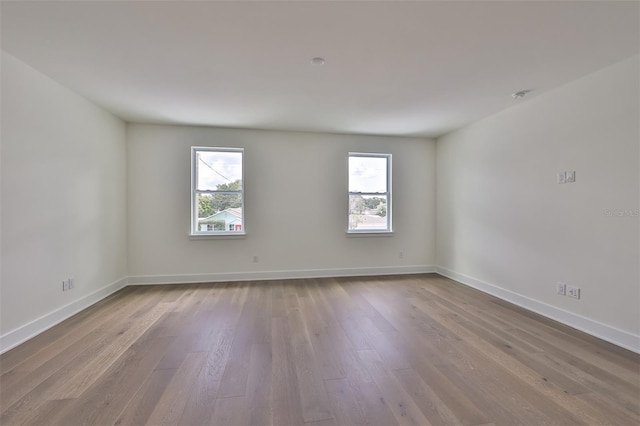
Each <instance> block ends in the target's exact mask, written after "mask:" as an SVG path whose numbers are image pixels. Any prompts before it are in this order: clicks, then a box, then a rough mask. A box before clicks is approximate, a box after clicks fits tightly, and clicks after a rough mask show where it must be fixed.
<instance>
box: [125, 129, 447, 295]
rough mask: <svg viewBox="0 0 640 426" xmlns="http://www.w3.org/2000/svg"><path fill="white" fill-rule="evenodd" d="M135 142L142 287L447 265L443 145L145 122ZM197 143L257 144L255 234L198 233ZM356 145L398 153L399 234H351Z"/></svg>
mask: <svg viewBox="0 0 640 426" xmlns="http://www.w3.org/2000/svg"><path fill="white" fill-rule="evenodd" d="M127 140H128V161H129V163H128V164H129V169H128V175H129V181H128V182H129V183H128V188H129V195H128V206H129V274H130V275H131V276H132V278H131V282H133V283H136V282H138V283H145V282H175V281H182V282H184V281H199V280H209V279H212V280H215V279H242V278H274V277H294V276H322V275H343V274H352V273H391V272H411V271H424V270H427V269H429V268H430V267H431V266H432V265H433V263H434V261H435V142H434V141H433V140H425V139H410V138H394V137H370V136H345V135H330V134H314V133H298V132H275V131H260V130H237V129H214V128H198V127H181V126H168V125H142V124H129V125H128V126H127ZM192 145H200V146H221V147H243V148H245V192H246V195H245V211H246V213H245V215H246V216H245V218H246V230H247V236H246V237H245V238H243V239H226V240H220V239H217V240H211V239H208V240H193V239H190V238H189V235H188V232H189V211H190V210H189V202H190V201H189V200H190V176H191V175H190V146H192ZM349 151H365V152H384V153H391V154H393V200H394V201H393V202H394V207H393V208H394V210H393V221H394V230H395V233H394V235H393V236H390V237H382V236H380V237H347V236H346V228H347V217H346V212H347V194H346V191H347V154H348V152H349ZM400 251H402V252H404V258H402V259H401V258H399V252H400ZM254 255H255V256H258V258H259V262H258V263H253V262H252V258H253V256H254Z"/></svg>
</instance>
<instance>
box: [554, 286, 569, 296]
mask: <svg viewBox="0 0 640 426" xmlns="http://www.w3.org/2000/svg"><path fill="white" fill-rule="evenodd" d="M556 293H558V294H559V295H561V296H564V295H566V294H567V285H566V284H565V283H556Z"/></svg>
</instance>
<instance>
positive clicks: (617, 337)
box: [435, 266, 640, 353]
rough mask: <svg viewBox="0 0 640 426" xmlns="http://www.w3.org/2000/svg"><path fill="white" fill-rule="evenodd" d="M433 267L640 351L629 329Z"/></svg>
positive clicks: (615, 343)
mask: <svg viewBox="0 0 640 426" xmlns="http://www.w3.org/2000/svg"><path fill="white" fill-rule="evenodd" d="M435 269H436V272H437V273H438V274H440V275H442V276H445V277H447V278H451V279H452V280H454V281H457V282H459V283H461V284H464V285H467V286H469V287H473V288H475V289H477V290H480V291H482V292H485V293H488V294H491V295H492V296H495V297H497V298H499V299H502V300H506V301H507V302H510V303H513V304H514V305H518V306H520V307H522V308H525V309H527V310H530V311H533V312H535V313H537V314H540V315H543V316H545V317H547V318H551V319H552V320H555V321H558V322H561V323H562V324H565V325H568V326H570V327H573V328H575V329H578V330H580V331H584V332H585V333H587V334H590V335H592V336H595V337H597V338H599V339H602V340H605V341H607V342H609V343H613V344H614V345H617V346H620V347H623V348H625V349H629V350H630V351H633V352H636V353H640V336H637V335H635V334H632V333H629V332H628V331H624V330H620V329H618V328H615V327H612V326H610V325H607V324H602V323H600V322H598V321H594V320H592V319H589V318H586V317H583V316H581V315H578V314H574V313H572V312H569V311H565V310H564V309H560V308H557V307H555V306H551V305H548V304H546V303H542V302H539V301H537V300H534V299H530V298H528V297H526V296H522V295H520V294H518V293H514V292H512V291H509V290H506V289H504V288H501V287H498V286H496V285H494V284H489V283H487V282H484V281H481V280H478V279H475V278H472V277H469V276H467V275H464V274H460V273H458V272H455V271H452V270H450V269H447V268H444V267H442V266H436V268H435Z"/></svg>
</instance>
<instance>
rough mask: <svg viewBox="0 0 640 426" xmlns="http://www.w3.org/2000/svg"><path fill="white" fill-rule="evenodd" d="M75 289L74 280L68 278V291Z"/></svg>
mask: <svg viewBox="0 0 640 426" xmlns="http://www.w3.org/2000/svg"><path fill="white" fill-rule="evenodd" d="M74 288H76V280H75V279H74V278H69V290H73V289H74Z"/></svg>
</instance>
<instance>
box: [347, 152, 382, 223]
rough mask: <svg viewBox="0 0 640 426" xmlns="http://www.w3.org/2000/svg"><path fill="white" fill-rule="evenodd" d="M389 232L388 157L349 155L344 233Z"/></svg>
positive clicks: (362, 154)
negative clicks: (347, 215)
mask: <svg viewBox="0 0 640 426" xmlns="http://www.w3.org/2000/svg"><path fill="white" fill-rule="evenodd" d="M391 231H392V227H391V154H367V153H356V152H350V153H349V228H348V232H353V233H356V232H391Z"/></svg>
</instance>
